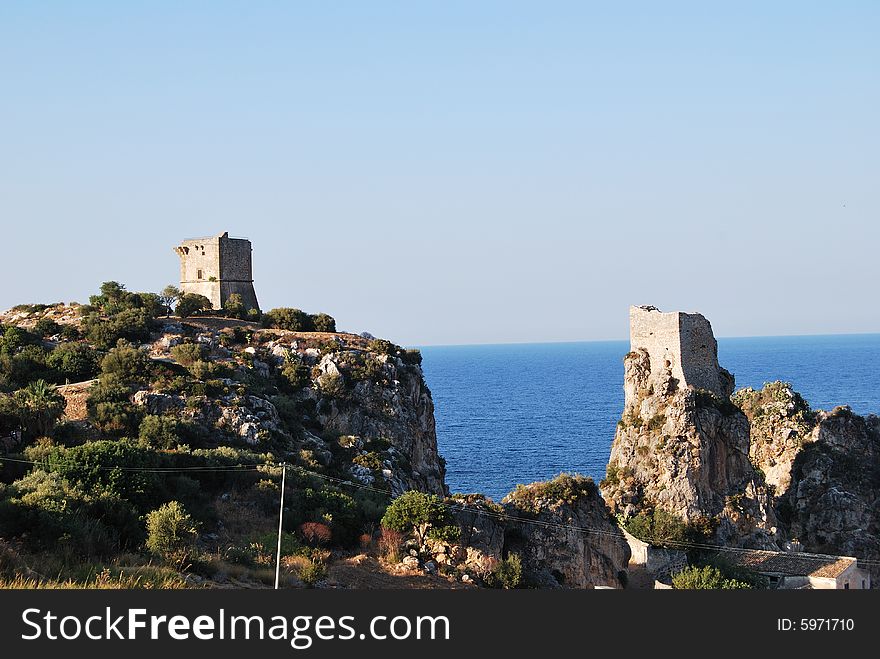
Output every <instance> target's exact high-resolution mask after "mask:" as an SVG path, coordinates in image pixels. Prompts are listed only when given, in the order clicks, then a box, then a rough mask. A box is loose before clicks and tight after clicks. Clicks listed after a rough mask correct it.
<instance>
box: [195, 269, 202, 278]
mask: <svg viewBox="0 0 880 659" xmlns="http://www.w3.org/2000/svg"><path fill="white" fill-rule="evenodd" d="M201 278H202V271H201V270H197V271H196V279H201Z"/></svg>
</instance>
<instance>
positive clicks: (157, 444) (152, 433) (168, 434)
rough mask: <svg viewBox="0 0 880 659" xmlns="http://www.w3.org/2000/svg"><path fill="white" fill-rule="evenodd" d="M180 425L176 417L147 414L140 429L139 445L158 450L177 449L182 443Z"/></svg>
mask: <svg viewBox="0 0 880 659" xmlns="http://www.w3.org/2000/svg"><path fill="white" fill-rule="evenodd" d="M179 425H180V424H179V423H178V421H177V419H175V418H174V417H170V416H157V415H154V414H147V415H146V416H145V417H144V419H143V421H141V425H140V428H139V429H138V440H139V443H140V445H141V446H144V447H152V448H157V449H170V448H176V447H177V445H178V443H179V441H180V438H179V434H178V433H179Z"/></svg>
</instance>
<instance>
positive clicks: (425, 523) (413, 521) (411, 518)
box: [382, 490, 458, 545]
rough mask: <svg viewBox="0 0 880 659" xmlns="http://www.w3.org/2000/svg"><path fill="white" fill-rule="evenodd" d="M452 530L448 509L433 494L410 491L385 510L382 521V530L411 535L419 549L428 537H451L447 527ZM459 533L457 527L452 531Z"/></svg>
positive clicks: (441, 500)
mask: <svg viewBox="0 0 880 659" xmlns="http://www.w3.org/2000/svg"><path fill="white" fill-rule="evenodd" d="M449 526H454V523H453V519H452V514H451V513H450V511H449V506H448V505H446V503H445V502H444V501H443V499H441V498H440V497H438V496H436V495H434V494H425V493H424V492H416V491H415V490H409V491H407V492H404V493H403V494H401V495H400V496H399V497H397V498H396V499H395V500H394V501H392V502H391V505H390V506H388V509H387V510H386V511H385V515H384V516H383V517H382V527H383V528H386V529H391V530H393V531H399V532H401V533H412V534H414V535H415V536H416V539H417V540H418V542H419V545H423V544H424V542H425V539H426V538H427V537H428V535H429V533H434V534H438V533H439V534H446V533H448V534H450V535H453V534H454V533H455V532H454V531H452V530H451V529H446V527H449ZM455 531H458V527H457V526H456V527H455Z"/></svg>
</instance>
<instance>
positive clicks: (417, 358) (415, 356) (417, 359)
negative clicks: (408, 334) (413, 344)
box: [401, 348, 422, 366]
mask: <svg viewBox="0 0 880 659" xmlns="http://www.w3.org/2000/svg"><path fill="white" fill-rule="evenodd" d="M401 359H403V363H404V364H410V365H412V366H421V365H422V352H421V351H420V350H417V349H416V348H407V349H406V350H404V351H403V355H402V356H401Z"/></svg>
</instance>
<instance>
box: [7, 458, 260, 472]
mask: <svg viewBox="0 0 880 659" xmlns="http://www.w3.org/2000/svg"><path fill="white" fill-rule="evenodd" d="M0 462H15V463H18V464H29V465H35V466H39V467H46V468H50V469H51V465H49V464H48V462H40V461H35V460H20V459H17V458H2V457H0ZM64 464H65V465H66V466H71V467H80V468H82V469H99V470H102V471H130V472H147V473H173V472H192V471H206V472H223V471H253V470H256V469H258V468H259V467H267V466H268V467H272V466H275V465H272V464H256V465H227V466H222V465H221V466H216V467H211V466H207V465H206V466H196V467H105V466H102V465H87V464H82V463H76V462H65V463H64Z"/></svg>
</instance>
